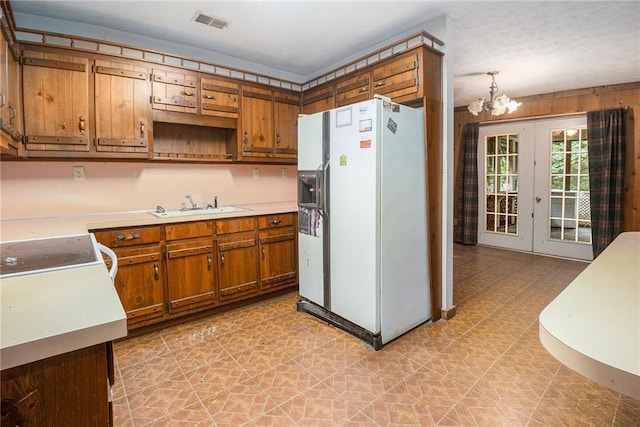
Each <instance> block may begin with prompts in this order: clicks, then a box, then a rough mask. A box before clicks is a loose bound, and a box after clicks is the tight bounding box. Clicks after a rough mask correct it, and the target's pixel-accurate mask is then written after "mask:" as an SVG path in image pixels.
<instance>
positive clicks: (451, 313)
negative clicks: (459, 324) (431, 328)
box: [440, 305, 456, 320]
mask: <svg viewBox="0 0 640 427" xmlns="http://www.w3.org/2000/svg"><path fill="white" fill-rule="evenodd" d="M440 313H441V316H442V317H441V318H442V319H444V320H451V319H453V318H454V317H455V315H456V306H455V305H452V306H451V307H449V308H447V309H442V310H440Z"/></svg>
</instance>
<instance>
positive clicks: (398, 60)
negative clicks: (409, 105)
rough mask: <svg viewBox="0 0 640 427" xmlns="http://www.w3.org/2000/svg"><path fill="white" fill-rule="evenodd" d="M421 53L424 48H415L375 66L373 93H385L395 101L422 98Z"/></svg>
mask: <svg viewBox="0 0 640 427" xmlns="http://www.w3.org/2000/svg"><path fill="white" fill-rule="evenodd" d="M421 53H422V49H417V50H413V51H411V52H407V53H403V54H401V55H398V56H396V57H393V58H392V59H389V60H386V61H384V62H383V63H382V64H380V65H378V66H376V67H374V68H373V72H372V75H373V93H372V95H375V94H379V95H384V96H386V97H389V98H391V99H392V100H393V101H394V102H403V101H410V100H414V99H417V98H421V97H422V82H421V79H420V73H421V67H420V64H421V63H422V61H421V58H422V55H421Z"/></svg>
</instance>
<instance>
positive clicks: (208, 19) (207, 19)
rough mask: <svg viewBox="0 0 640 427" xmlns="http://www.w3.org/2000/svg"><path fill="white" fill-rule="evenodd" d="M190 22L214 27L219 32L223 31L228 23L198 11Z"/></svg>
mask: <svg viewBox="0 0 640 427" xmlns="http://www.w3.org/2000/svg"><path fill="white" fill-rule="evenodd" d="M191 20H192V21H195V22H199V23H201V24H204V25H208V26H210V27H215V28H217V29H219V30H222V29H224V28H225V27H226V26H227V25H229V23H228V22H227V21H225V20H224V19H221V18H216V17H214V16H208V15H205V14H204V13H202V12H200V11H198V12H196V14H195V15H194V16H193V18H192V19H191Z"/></svg>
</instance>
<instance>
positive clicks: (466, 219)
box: [456, 123, 480, 245]
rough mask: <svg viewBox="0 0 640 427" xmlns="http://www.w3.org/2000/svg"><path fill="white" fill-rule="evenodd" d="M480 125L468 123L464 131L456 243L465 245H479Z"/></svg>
mask: <svg viewBox="0 0 640 427" xmlns="http://www.w3.org/2000/svg"><path fill="white" fill-rule="evenodd" d="M479 130H480V124H479V123H467V124H466V125H465V127H464V129H463V130H462V144H461V152H460V156H461V159H462V165H461V174H460V178H459V179H458V188H457V190H458V191H457V194H458V200H457V202H458V212H457V214H458V215H457V216H458V227H457V229H456V242H457V243H463V244H465V245H475V244H476V243H478V133H479Z"/></svg>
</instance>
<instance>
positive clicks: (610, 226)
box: [587, 108, 626, 259]
mask: <svg viewBox="0 0 640 427" xmlns="http://www.w3.org/2000/svg"><path fill="white" fill-rule="evenodd" d="M625 123H626V108H616V109H612V110H599V111H590V112H588V113H587V138H588V140H589V141H588V150H589V187H590V188H589V190H590V193H591V196H590V202H591V241H592V248H593V258H594V259H595V258H596V257H597V256H598V255H599V254H600V253H601V252H602V251H603V250H604V249H605V248H606V247H607V246H608V245H609V243H611V242H612V241H613V239H615V238H616V236H617V235H618V234H620V233H621V232H622V231H623V227H624V223H623V206H622V202H623V198H624V161H625V132H626V129H625Z"/></svg>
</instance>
